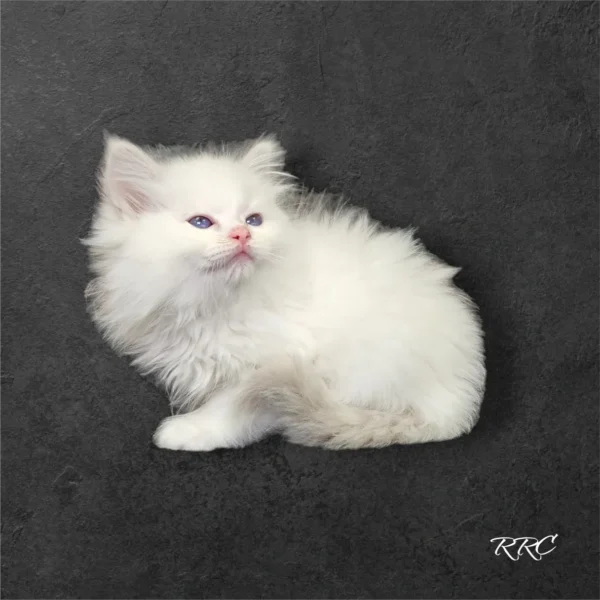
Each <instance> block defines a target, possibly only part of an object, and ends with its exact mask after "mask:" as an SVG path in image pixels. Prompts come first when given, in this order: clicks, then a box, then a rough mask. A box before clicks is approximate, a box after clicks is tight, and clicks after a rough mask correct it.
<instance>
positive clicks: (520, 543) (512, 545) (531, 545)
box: [490, 533, 558, 561]
mask: <svg viewBox="0 0 600 600" xmlns="http://www.w3.org/2000/svg"><path fill="white" fill-rule="evenodd" d="M557 537H558V534H557V533H555V534H554V535H547V536H546V537H544V538H542V539H541V540H538V539H536V538H533V537H519V538H511V537H497V538H494V539H492V540H490V542H491V543H492V544H493V543H494V542H498V546H496V552H494V554H495V555H496V556H499V555H500V550H504V554H506V556H508V558H510V560H514V561H517V560H519V559H520V558H521V556H523V554H524V553H525V552H527V554H529V556H531V558H533V560H542V556H545V555H546V554H550V552H552V551H553V550H555V549H556V546H555V545H554V542H555V541H556V538H557Z"/></svg>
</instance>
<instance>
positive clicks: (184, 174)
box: [87, 136, 293, 287]
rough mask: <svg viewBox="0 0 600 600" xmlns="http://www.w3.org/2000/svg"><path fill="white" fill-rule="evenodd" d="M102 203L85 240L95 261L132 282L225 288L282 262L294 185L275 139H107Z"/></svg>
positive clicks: (101, 271)
mask: <svg viewBox="0 0 600 600" xmlns="http://www.w3.org/2000/svg"><path fill="white" fill-rule="evenodd" d="M105 143H106V147H105V155H104V160H103V167H102V170H101V173H100V177H99V189H100V197H101V200H100V205H99V208H98V212H97V214H96V218H95V221H94V225H93V229H92V234H91V236H90V238H89V239H88V240H87V244H88V246H90V251H91V256H92V267H93V268H94V270H95V271H96V272H97V273H98V274H100V275H106V271H108V270H110V269H111V268H112V269H113V270H114V269H117V270H120V271H122V272H124V273H127V274H128V276H129V277H131V284H130V285H134V284H135V282H136V280H137V279H140V278H142V277H143V278H144V282H142V281H140V282H139V285H149V281H150V280H153V281H152V284H153V285H155V286H157V287H158V286H167V287H168V286H170V287H173V286H175V285H176V283H177V282H185V281H187V280H188V278H197V279H198V280H199V281H200V282H202V281H203V282H204V283H206V282H207V281H209V280H210V279H215V280H218V281H219V282H220V284H221V285H229V284H230V285H234V284H235V283H236V282H240V281H243V280H245V279H248V278H252V277H253V275H254V274H255V273H256V271H257V270H258V269H260V268H261V265H265V264H268V263H270V262H273V261H276V260H277V259H278V258H279V256H280V253H281V250H282V247H283V244H284V243H285V240H286V228H287V226H288V219H287V216H286V213H285V211H284V210H283V209H282V207H281V202H282V200H283V198H284V197H285V196H286V195H287V194H288V193H289V191H290V188H291V183H290V180H291V179H293V178H291V176H290V175H288V174H286V173H285V172H284V171H283V166H284V156H285V152H284V150H283V148H282V147H281V146H280V144H279V143H278V142H277V141H276V140H275V139H274V138H273V137H262V138H259V139H258V140H254V141H252V142H249V143H246V144H242V145H239V146H237V147H233V148H222V149H219V150H217V149H208V150H189V151H169V150H168V149H162V150H160V149H157V150H148V149H143V148H140V147H138V146H136V145H135V144H133V143H131V142H129V141H127V140H124V139H122V138H118V137H115V136H107V137H106V142H105Z"/></svg>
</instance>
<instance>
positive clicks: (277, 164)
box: [242, 135, 285, 176]
mask: <svg viewBox="0 0 600 600" xmlns="http://www.w3.org/2000/svg"><path fill="white" fill-rule="evenodd" d="M242 161H243V162H244V163H245V164H246V165H248V166H249V167H250V168H251V169H252V170H254V171H256V172H257V173H261V174H263V175H274V176H278V175H281V173H282V171H283V167H284V164H285V150H284V149H283V146H282V145H281V144H280V143H279V142H278V141H277V139H276V138H275V136H274V135H268V136H263V137H260V138H258V139H257V140H254V141H253V142H251V143H250V144H249V145H248V146H247V147H246V151H245V154H244V155H243V157H242Z"/></svg>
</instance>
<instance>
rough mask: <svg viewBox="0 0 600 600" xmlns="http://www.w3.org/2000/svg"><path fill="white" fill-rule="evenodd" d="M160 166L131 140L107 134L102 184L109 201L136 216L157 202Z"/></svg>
mask: <svg viewBox="0 0 600 600" xmlns="http://www.w3.org/2000/svg"><path fill="white" fill-rule="evenodd" d="M159 171H160V165H159V164H158V163H157V162H156V161H155V160H154V159H153V158H152V157H151V156H149V155H148V154H147V153H146V152H145V151H144V150H143V149H142V148H140V147H139V146H136V145H135V144H133V143H131V142H130V141H128V140H126V139H123V138H120V137H117V136H115V135H110V134H108V133H105V134H104V160H103V168H102V172H101V175H100V187H101V190H102V193H103V196H104V199H105V200H106V201H109V202H111V203H112V204H114V205H115V206H116V207H117V208H118V209H119V210H120V211H122V212H123V213H125V214H129V215H131V216H134V215H136V214H139V213H142V212H144V211H145V210H148V209H150V208H152V206H154V205H155V204H156V202H155V199H156V191H157V187H158V177H159Z"/></svg>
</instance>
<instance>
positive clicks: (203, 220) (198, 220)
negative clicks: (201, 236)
mask: <svg viewBox="0 0 600 600" xmlns="http://www.w3.org/2000/svg"><path fill="white" fill-rule="evenodd" d="M188 223H189V224H190V225H193V226H194V227H198V229H208V228H209V227H212V225H213V222H212V221H211V220H210V219H209V218H208V217H203V216H199V217H192V218H191V219H190V220H189V221H188Z"/></svg>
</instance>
